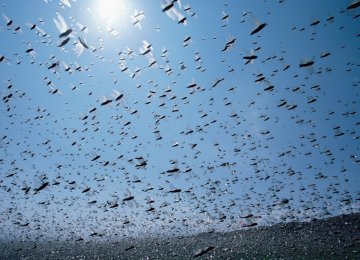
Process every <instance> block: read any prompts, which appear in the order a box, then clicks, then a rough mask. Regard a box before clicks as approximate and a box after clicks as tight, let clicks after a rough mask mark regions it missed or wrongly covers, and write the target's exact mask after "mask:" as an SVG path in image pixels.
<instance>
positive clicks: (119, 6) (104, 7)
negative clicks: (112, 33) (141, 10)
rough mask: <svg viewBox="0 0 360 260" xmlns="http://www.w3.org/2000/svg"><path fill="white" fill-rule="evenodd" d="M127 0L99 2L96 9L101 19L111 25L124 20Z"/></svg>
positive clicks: (101, 0) (104, 0)
mask: <svg viewBox="0 0 360 260" xmlns="http://www.w3.org/2000/svg"><path fill="white" fill-rule="evenodd" d="M125 2H126V1H125V0H98V1H97V4H96V9H97V10H98V14H99V15H100V17H101V18H102V19H103V20H105V21H106V22H107V23H109V24H114V23H116V22H118V21H120V20H122V19H123V18H124V16H125V14H126V3H125Z"/></svg>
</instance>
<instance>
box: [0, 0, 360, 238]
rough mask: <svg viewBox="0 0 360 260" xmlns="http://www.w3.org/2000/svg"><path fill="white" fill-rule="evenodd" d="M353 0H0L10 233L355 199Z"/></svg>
mask: <svg viewBox="0 0 360 260" xmlns="http://www.w3.org/2000/svg"><path fill="white" fill-rule="evenodd" d="M356 3H359V2H356V1H325V0H324V1H316V2H314V1H308V0H307V1H286V0H281V1H280V0H279V1H250V0H249V1H227V2H225V1H207V2H206V4H205V2H203V1H180V0H178V1H172V2H170V1H165V0H164V1H140V0H135V1H130V0H118V1H114V0H104V1H96V0H93V1H81V0H77V1H74V0H52V1H51V0H36V1H19V0H14V1H2V3H1V10H0V12H1V16H2V17H1V18H0V19H1V21H0V42H1V45H0V60H1V62H0V68H1V69H0V75H1V83H0V84H1V87H0V93H1V97H2V102H1V107H0V108H1V110H2V113H1V118H0V122H1V124H0V147H1V149H0V187H1V189H0V202H1V207H0V223H1V225H0V230H1V232H0V234H1V235H0V239H24V240H51V239H53V240H62V239H66V240H69V239H70V240H79V239H84V240H114V239H115V240H116V239H121V238H123V237H146V236H152V235H159V234H160V235H170V236H173V235H184V234H185V235H187V234H194V233H199V232H208V231H231V230H238V229H241V228H250V227H254V226H262V225H272V224H275V223H279V222H289V221H309V220H311V219H314V218H324V217H329V216H336V215H339V214H349V213H354V212H359V210H360V204H359V199H360V189H359V187H360V186H359V184H360V183H359V181H360V160H359V139H360V133H359V126H360V119H359V114H358V112H359V111H358V110H359V109H358V107H359V104H358V102H359V101H360V99H359V93H360V90H359V81H360V78H359V75H360V74H359V55H358V51H359V44H358V37H359V28H360V26H359V8H358V7H357V4H356ZM19 7H21V8H19ZM30 10H31V11H30Z"/></svg>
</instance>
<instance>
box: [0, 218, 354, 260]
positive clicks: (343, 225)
mask: <svg viewBox="0 0 360 260" xmlns="http://www.w3.org/2000/svg"><path fill="white" fill-rule="evenodd" d="M0 252H1V253H0V259H193V258H196V259H360V214H351V215H342V216H338V217H333V218H329V219H323V220H314V221H311V222H307V223H287V224H279V225H275V226H272V227H258V228H257V227H255V228H249V229H247V230H240V231H234V232H229V233H215V232H214V233H203V234H199V235H196V236H188V237H174V238H152V239H150V238H148V239H143V240H130V239H129V240H124V241H119V242H107V243H105V242H99V243H95V242H84V241H79V242H46V243H45V242H41V243H40V242H38V243H36V242H12V243H4V242H2V243H1V244H0Z"/></svg>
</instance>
